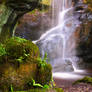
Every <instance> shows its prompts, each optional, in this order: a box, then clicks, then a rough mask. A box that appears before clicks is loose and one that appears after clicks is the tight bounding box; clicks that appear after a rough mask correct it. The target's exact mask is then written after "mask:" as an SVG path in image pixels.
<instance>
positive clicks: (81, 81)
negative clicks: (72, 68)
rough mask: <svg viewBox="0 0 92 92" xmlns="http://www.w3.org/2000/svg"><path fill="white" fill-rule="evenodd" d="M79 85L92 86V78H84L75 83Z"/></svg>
mask: <svg viewBox="0 0 92 92" xmlns="http://www.w3.org/2000/svg"><path fill="white" fill-rule="evenodd" d="M78 83H88V84H91V85H92V77H87V76H86V77H84V78H83V79H80V80H77V81H75V82H74V83H73V84H74V85H75V84H78Z"/></svg>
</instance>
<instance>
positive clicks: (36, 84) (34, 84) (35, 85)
mask: <svg viewBox="0 0 92 92" xmlns="http://www.w3.org/2000/svg"><path fill="white" fill-rule="evenodd" d="M29 85H30V86H33V87H40V88H43V86H42V85H41V84H39V83H36V82H35V80H34V79H32V83H31V82H29Z"/></svg>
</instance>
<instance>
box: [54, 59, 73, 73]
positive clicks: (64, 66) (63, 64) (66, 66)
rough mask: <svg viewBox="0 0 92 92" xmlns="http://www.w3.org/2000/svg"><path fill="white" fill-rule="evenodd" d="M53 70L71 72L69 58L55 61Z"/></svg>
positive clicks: (71, 66) (71, 67)
mask: <svg viewBox="0 0 92 92" xmlns="http://www.w3.org/2000/svg"><path fill="white" fill-rule="evenodd" d="M57 61H58V59H57ZM53 71H54V72H73V71H74V68H73V64H72V62H71V61H70V60H68V59H65V60H62V59H60V60H59V63H56V65H54V68H53Z"/></svg>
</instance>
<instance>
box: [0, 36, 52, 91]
mask: <svg viewBox="0 0 92 92" xmlns="http://www.w3.org/2000/svg"><path fill="white" fill-rule="evenodd" d="M46 59H47V57H46V56H45V57H44V59H41V58H40V57H39V48H38V47H37V46H36V45H35V44H33V43H32V42H30V41H28V40H25V39H22V38H19V37H12V38H10V39H8V40H7V41H6V42H5V43H4V44H1V45H0V85H1V86H0V89H2V90H3V91H4V92H6V91H5V90H8V89H9V88H10V86H11V85H12V86H13V88H14V90H15V91H17V90H27V89H30V88H35V87H38V88H39V87H40V86H39V84H41V85H42V86H44V85H45V84H46V85H47V84H49V83H50V81H51V79H52V67H51V65H50V64H47V63H46ZM33 80H34V81H35V83H33ZM29 83H31V84H32V83H33V84H32V85H28V84H29ZM45 88H46V87H45Z"/></svg>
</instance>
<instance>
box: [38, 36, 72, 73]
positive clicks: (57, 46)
mask: <svg viewBox="0 0 92 92" xmlns="http://www.w3.org/2000/svg"><path fill="white" fill-rule="evenodd" d="M63 42H64V41H63V38H62V36H61V35H51V37H50V36H46V37H44V39H42V40H40V41H38V42H37V45H38V47H39V50H40V52H41V56H42V58H43V56H44V54H45V53H48V55H47V57H48V58H49V60H50V64H51V65H52V67H53V71H54V72H56V71H57V72H58V71H61V72H71V71H74V69H73V66H72V62H71V60H69V59H65V58H64V52H63V50H64V45H63Z"/></svg>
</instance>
